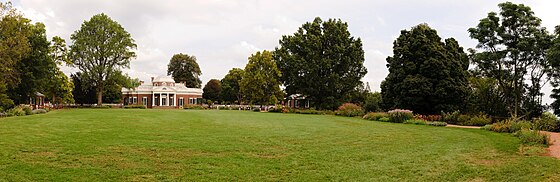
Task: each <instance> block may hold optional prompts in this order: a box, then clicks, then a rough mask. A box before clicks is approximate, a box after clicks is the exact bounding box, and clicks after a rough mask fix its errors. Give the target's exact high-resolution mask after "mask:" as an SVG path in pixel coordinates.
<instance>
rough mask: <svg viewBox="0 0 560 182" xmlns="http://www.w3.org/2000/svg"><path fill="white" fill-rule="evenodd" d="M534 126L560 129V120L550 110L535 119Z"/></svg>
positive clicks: (545, 128)
mask: <svg viewBox="0 0 560 182" xmlns="http://www.w3.org/2000/svg"><path fill="white" fill-rule="evenodd" d="M533 124H534V126H535V127H534V128H535V129H537V130H543V131H560V121H558V118H556V116H555V115H554V114H552V113H550V112H545V113H543V114H542V115H541V117H540V118H538V119H535V120H534V121H533Z"/></svg>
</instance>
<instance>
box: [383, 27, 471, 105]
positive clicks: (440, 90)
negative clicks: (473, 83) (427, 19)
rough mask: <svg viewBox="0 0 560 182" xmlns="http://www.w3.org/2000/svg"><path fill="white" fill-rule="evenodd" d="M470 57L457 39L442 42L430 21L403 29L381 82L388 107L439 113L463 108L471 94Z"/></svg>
mask: <svg viewBox="0 0 560 182" xmlns="http://www.w3.org/2000/svg"><path fill="white" fill-rule="evenodd" d="M468 65H469V62H468V58H467V55H466V54H465V53H464V52H463V48H462V47H460V46H459V43H457V41H455V39H453V38H448V39H446V40H445V42H442V41H441V38H440V37H439V36H438V34H437V32H436V30H434V29H432V28H430V27H429V26H428V25H426V24H420V25H417V26H415V27H412V29H411V30H410V31H408V30H402V31H401V35H400V36H399V37H398V38H397V40H395V41H394V42H393V56H389V57H387V68H388V69H389V75H387V77H386V78H385V80H384V81H383V82H382V83H381V94H382V97H383V103H384V105H385V108H386V109H395V108H400V109H410V110H413V111H414V112H416V113H420V114H437V113H440V112H441V111H444V112H449V111H455V110H461V109H463V106H464V104H465V100H466V98H467V96H468V81H467V74H468V73H467V70H468Z"/></svg>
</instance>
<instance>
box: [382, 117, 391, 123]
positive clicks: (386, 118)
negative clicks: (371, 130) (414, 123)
mask: <svg viewBox="0 0 560 182" xmlns="http://www.w3.org/2000/svg"><path fill="white" fill-rule="evenodd" d="M389 120H391V119H389V118H388V117H382V118H379V121H381V122H389Z"/></svg>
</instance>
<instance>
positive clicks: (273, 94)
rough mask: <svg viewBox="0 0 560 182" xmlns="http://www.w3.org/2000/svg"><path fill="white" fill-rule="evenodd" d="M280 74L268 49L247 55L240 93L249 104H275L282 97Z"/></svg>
mask: <svg viewBox="0 0 560 182" xmlns="http://www.w3.org/2000/svg"><path fill="white" fill-rule="evenodd" d="M281 76H282V74H281V73H280V70H278V67H277V66H276V62H275V61H274V58H273V57H272V53H271V52H270V51H267V50H264V51H262V52H257V53H255V54H253V55H251V57H249V62H248V63H247V65H246V66H245V74H243V78H242V79H241V82H240V88H241V93H242V94H243V96H244V97H245V98H244V100H245V101H247V102H249V104H260V105H261V106H262V105H268V104H276V103H278V99H281V98H282V91H281V90H280V81H279V79H280V77H281Z"/></svg>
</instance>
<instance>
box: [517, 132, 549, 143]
mask: <svg viewBox="0 0 560 182" xmlns="http://www.w3.org/2000/svg"><path fill="white" fill-rule="evenodd" d="M514 135H515V136H516V137H517V138H519V140H521V143H523V144H525V145H531V146H532V145H544V146H548V143H549V140H550V138H549V136H548V135H547V134H545V133H541V132H539V131H538V130H529V129H522V130H519V131H518V132H516V133H515V134H514Z"/></svg>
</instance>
